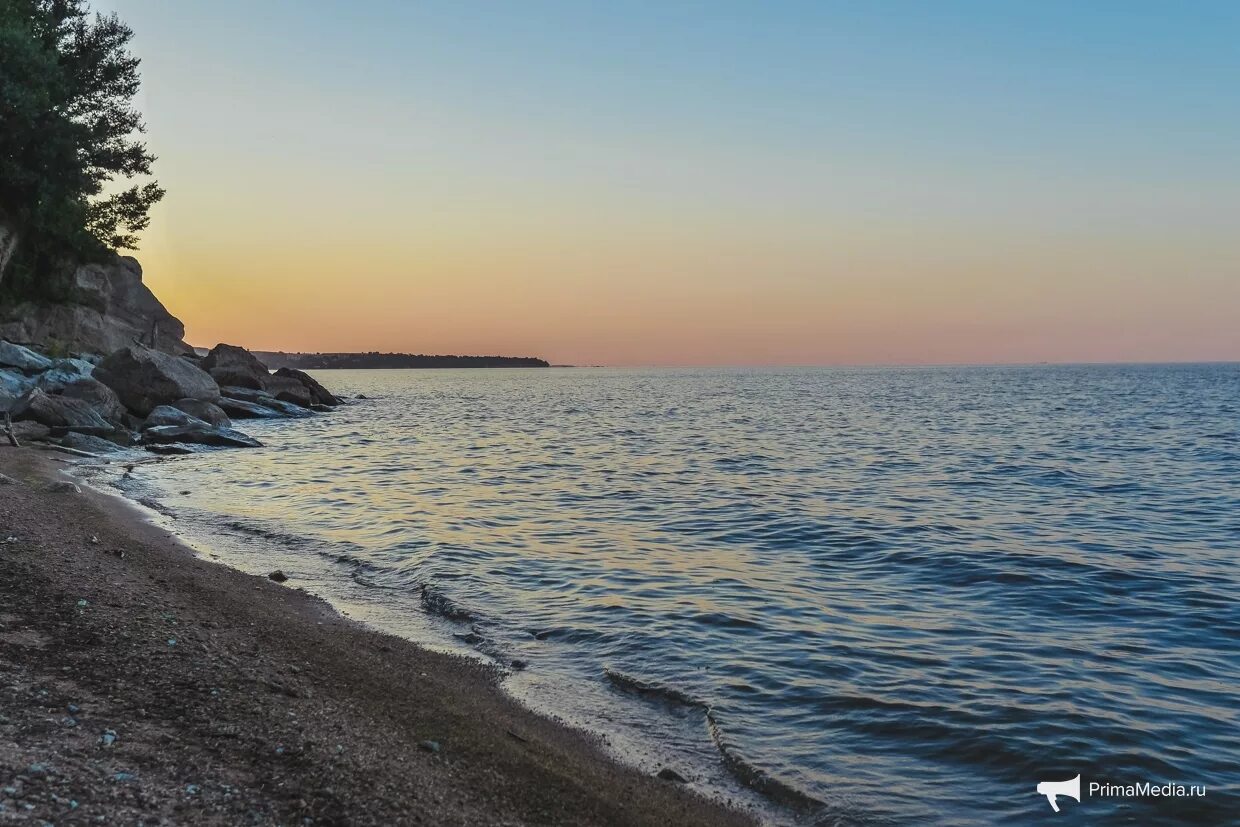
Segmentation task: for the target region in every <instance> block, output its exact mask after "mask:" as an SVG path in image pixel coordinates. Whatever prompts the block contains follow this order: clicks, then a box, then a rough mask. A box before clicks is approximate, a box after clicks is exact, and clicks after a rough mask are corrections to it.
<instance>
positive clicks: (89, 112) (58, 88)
mask: <svg viewBox="0 0 1240 827" xmlns="http://www.w3.org/2000/svg"><path fill="white" fill-rule="evenodd" d="M132 37H133V31H132V30H131V29H130V28H129V27H128V26H126V25H125V24H124V23H122V22H121V21H120V19H119V18H117V17H116V15H107V16H104V15H97V14H95V15H92V14H91V12H90V10H89V8H88V7H87V4H86V2H85V0H0V219H3V220H5V221H6V222H7V223H9V224H11V225H13V226H15V227H16V228H17V230H18V232H19V236H20V239H21V240H20V243H19V246H18V250H17V254H16V257H15V260H14V262H13V264H12V265H10V272H7V273H5V274H4V282H3V285H4V287H5V289H6V291H7V292H10V293H18V294H28V295H40V296H48V295H51V294H53V293H54V292H55V287H56V281H57V272H58V270H59V269H61V268H63V266H64V265H65V264H66V263H67V262H71V261H73V260H98V259H102V258H103V257H104V256H106V254H107V253H108V252H109V251H111V250H115V249H120V248H132V247H134V246H135V245H136V244H137V236H138V233H139V232H141V231H142V230H143V229H145V228H146V226H147V224H148V223H149V221H150V218H149V215H148V212H149V210H150V208H151V206H152V205H153V204H155V203H156V202H157V201H159V199H160V198H162V197H163V195H164V191H163V189H161V188H160V187H159V185H158V184H157V183H155V182H146V183H134V184H132V185H129V186H127V187H126V186H125V185H124V184H121V183H117V182H127V181H128V179H131V178H134V177H135V176H147V175H149V174H150V172H151V164H152V163H153V162H154V161H155V157H154V156H153V155H151V153H150V152H148V151H147V148H146V144H145V143H143V142H142V140H141V135H142V133H143V132H144V131H145V125H144V124H143V122H142V117H141V115H140V114H139V113H138V111H137V110H136V109H135V108H134V105H133V99H134V96H135V95H136V94H137V92H138V87H139V83H140V78H139V75H138V59H137V58H135V57H134V56H133V55H131V54H130V53H129V50H128V45H129V42H130V40H131V39H132Z"/></svg>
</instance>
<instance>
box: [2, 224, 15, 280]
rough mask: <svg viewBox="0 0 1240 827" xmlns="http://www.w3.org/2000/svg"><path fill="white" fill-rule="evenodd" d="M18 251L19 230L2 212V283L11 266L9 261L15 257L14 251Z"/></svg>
mask: <svg viewBox="0 0 1240 827" xmlns="http://www.w3.org/2000/svg"><path fill="white" fill-rule="evenodd" d="M16 249H17V228H16V227H14V226H13V225H12V224H10V223H9V222H8V220H7V219H5V217H4V211H3V210H0V281H3V280H4V271H5V270H6V269H7V268H8V266H9V259H11V258H12V257H13V251H14V250H16Z"/></svg>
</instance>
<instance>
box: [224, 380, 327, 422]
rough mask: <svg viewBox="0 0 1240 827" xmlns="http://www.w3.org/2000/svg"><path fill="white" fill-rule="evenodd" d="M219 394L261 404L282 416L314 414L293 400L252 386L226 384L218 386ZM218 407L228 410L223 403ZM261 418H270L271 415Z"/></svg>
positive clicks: (230, 413)
mask: <svg viewBox="0 0 1240 827" xmlns="http://www.w3.org/2000/svg"><path fill="white" fill-rule="evenodd" d="M280 381H281V382H287V381H288V380H287V379H281V380H280ZM220 394H221V395H222V396H226V397H228V398H229V399H234V400H240V401H242V402H249V403H251V404H253V405H262V406H263V407H265V408H269V409H271V410H273V411H275V412H276V413H278V414H281V415H283V416H299V417H305V416H314V414H313V412H311V411H310V410H309V409H307V408H303V407H302V406H301V405H297V404H295V403H293V402H286V401H284V400H283V399H276V398H275V397H274V396H272V395H271V394H270V393H268V392H267V391H257V390H254V389H253V388H239V387H236V386H235V385H227V386H225V387H222V388H220ZM220 407H222V408H224V410H225V411H228V408H227V407H226V406H224V405H223V403H221V404H220ZM228 413H229V415H231V416H236V417H237V418H238V419H240V418H242V417H240V416H239V415H237V414H234V413H232V412H231V411H228ZM263 418H265V419H270V418H271V417H263Z"/></svg>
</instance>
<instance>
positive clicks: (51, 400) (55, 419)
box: [12, 388, 112, 429]
mask: <svg viewBox="0 0 1240 827" xmlns="http://www.w3.org/2000/svg"><path fill="white" fill-rule="evenodd" d="M12 415H13V419H15V420H19V421H20V420H30V421H33V422H38V423H39V424H40V425H47V426H48V427H55V426H58V425H59V426H64V427H69V428H76V427H91V428H109V429H110V428H111V427H112V426H111V425H110V424H109V423H108V421H107V420H105V419H104V418H103V417H102V416H100V415H99V412H98V411H96V410H95V409H94V408H93V407H91V406H90V404H89V403H87V402H83V401H82V400H81V399H73V398H71V397H67V396H52V395H50V394H47V393H44V392H43V391H42V390H40V389H39V388H34V389H33V390H31V391H30V392H29V393H27V394H26V395H25V396H23V397H22V398H21V399H19V400H17V404H16V405H14V406H13V410H12Z"/></svg>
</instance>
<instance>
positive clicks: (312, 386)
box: [275, 368, 340, 406]
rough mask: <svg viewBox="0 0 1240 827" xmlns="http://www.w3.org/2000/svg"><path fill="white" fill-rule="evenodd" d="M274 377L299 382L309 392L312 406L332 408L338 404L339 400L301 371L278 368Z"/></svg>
mask: <svg viewBox="0 0 1240 827" xmlns="http://www.w3.org/2000/svg"><path fill="white" fill-rule="evenodd" d="M275 375H276V376H280V377H285V378H288V379H296V380H297V381H298V382H300V383H301V384H302V385H303V386H304V387H305V388H306V390H308V391H309V392H310V401H311V403H312V404H315V405H332V406H336V405H339V404H340V400H339V399H337V398H336V397H335V396H334V395H333V394H332V393H331V391H329V390H328V389H327V388H325V387H323V386H322V385H321V384H319V382H318V381H317V380H316V379H315V378H314V377H313V376H311V375H310V374H308V373H306V372H305V371H303V370H297V369H295V368H280V369H279V370H277V371H276V372H275Z"/></svg>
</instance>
